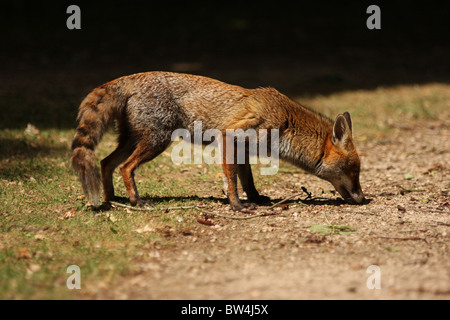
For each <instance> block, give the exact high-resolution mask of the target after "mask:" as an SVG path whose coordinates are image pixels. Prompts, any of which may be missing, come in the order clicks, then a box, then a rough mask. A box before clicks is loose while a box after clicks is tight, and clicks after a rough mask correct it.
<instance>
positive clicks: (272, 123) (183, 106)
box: [70, 71, 365, 211]
mask: <svg viewBox="0 0 450 320" xmlns="http://www.w3.org/2000/svg"><path fill="white" fill-rule="evenodd" d="M195 121H201V123H202V130H207V129H218V130H220V132H221V133H222V138H223V139H222V143H221V146H220V148H221V150H222V157H223V158H224V160H228V161H223V163H222V171H223V180H224V189H225V190H224V191H225V194H226V196H227V198H228V201H229V204H230V205H231V209H232V210H234V211H242V210H244V209H246V208H249V207H250V208H254V207H255V206H256V205H258V204H262V203H265V202H267V201H270V197H268V196H265V195H261V194H260V193H259V192H258V191H257V190H256V188H255V185H254V180H253V174H252V170H251V166H250V163H249V161H247V160H248V157H246V161H245V162H244V163H239V164H238V163H235V162H234V161H229V158H228V156H227V149H228V154H230V152H231V149H232V148H233V147H232V146H233V145H234V144H233V141H230V139H233V138H232V137H229V136H228V135H227V134H226V131H227V130H228V129H235V130H236V129H242V130H247V129H255V130H258V129H277V130H278V132H279V134H278V139H279V141H278V143H279V151H278V152H279V157H280V159H282V160H285V161H287V162H290V163H292V164H294V165H296V166H297V167H299V168H301V169H303V170H305V171H306V172H309V173H311V174H313V175H315V176H317V177H319V178H321V179H323V180H326V181H328V182H330V183H331V184H332V185H333V186H334V188H335V189H336V190H337V192H338V193H339V194H340V195H341V196H342V198H343V199H344V200H345V201H346V202H348V203H351V204H363V203H364V201H365V198H364V194H363V192H362V189H361V185H360V181H359V176H360V168H361V162H360V158H359V156H358V152H357V150H356V147H355V144H354V141H353V134H352V131H353V128H352V119H351V116H350V114H349V113H348V112H344V113H343V114H339V115H338V116H337V117H336V119H335V120H334V121H333V120H331V119H330V118H328V117H326V116H324V115H323V114H321V113H319V112H316V111H314V110H313V109H310V108H308V107H305V106H303V105H301V104H300V103H298V102H296V101H294V100H292V99H290V98H288V97H287V96H286V95H283V94H282V93H280V92H279V91H277V90H276V89H274V88H271V87H268V88H262V87H261V88H256V89H247V88H244V87H241V86H237V85H232V84H228V83H225V82H222V81H219V80H215V79H212V78H208V77H205V76H199V75H191V74H183V73H175V72H165V71H152V72H143V73H137V74H133V75H128V76H123V77H120V78H118V79H115V80H112V81H110V82H108V83H105V84H103V85H101V86H99V87H97V88H95V89H94V90H92V91H91V92H90V93H89V94H88V95H87V96H86V97H85V98H84V100H83V101H82V103H81V105H80V107H79V113H78V117H77V122H78V127H77V128H76V132H75V136H74V138H73V141H72V148H71V149H72V153H71V159H70V163H71V166H72V167H73V169H74V170H75V172H76V173H77V174H78V178H79V180H80V181H81V185H82V188H83V191H84V193H85V195H86V197H87V200H88V203H89V204H90V205H92V206H93V207H94V208H98V207H100V206H101V189H102V188H101V187H103V198H104V201H105V202H106V203H109V202H111V201H114V200H115V195H114V186H113V173H114V171H115V169H116V168H117V167H118V166H120V172H121V174H122V177H123V182H124V184H125V187H126V190H127V193H128V196H129V201H130V203H131V205H132V206H136V205H138V206H146V205H151V204H152V203H151V202H149V201H146V200H143V199H141V198H140V196H139V193H138V190H137V188H136V183H135V179H134V177H135V172H136V170H137V169H138V168H139V167H140V166H141V165H142V164H144V163H146V162H148V161H151V160H152V159H154V158H155V157H157V156H158V155H159V154H161V153H162V152H163V151H165V150H166V149H167V148H168V146H169V145H170V144H171V142H172V140H171V136H172V132H173V131H174V130H176V129H179V128H184V129H186V130H188V131H189V132H191V134H193V133H194V122H195ZM113 123H115V125H116V131H117V133H118V145H117V148H116V149H115V150H114V151H113V152H112V153H111V154H110V155H108V156H107V157H106V158H104V159H103V160H101V161H100V170H99V169H98V166H97V160H96V156H95V149H96V147H97V145H98V144H99V143H100V141H101V139H102V136H103V134H104V132H105V130H106V129H107V128H108V127H109V126H110V125H112V124H113ZM230 146H231V147H230ZM99 171H100V172H99ZM238 178H239V181H240V183H241V186H242V189H243V191H244V192H245V193H246V195H247V202H242V201H241V200H240V199H239V196H238Z"/></svg>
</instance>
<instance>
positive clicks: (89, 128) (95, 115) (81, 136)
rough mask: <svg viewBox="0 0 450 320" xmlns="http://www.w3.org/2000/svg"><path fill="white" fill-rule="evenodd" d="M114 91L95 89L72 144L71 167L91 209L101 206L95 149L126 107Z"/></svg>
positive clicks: (84, 104) (82, 108)
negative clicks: (113, 121)
mask: <svg viewBox="0 0 450 320" xmlns="http://www.w3.org/2000/svg"><path fill="white" fill-rule="evenodd" d="M118 96H119V95H117V94H115V91H114V89H113V88H111V87H108V86H107V85H104V86H101V87H98V88H96V89H94V90H93V91H92V92H91V93H90V94H88V96H87V97H86V98H85V99H84V101H83V102H82V103H81V105H80V111H79V114H78V118H77V120H78V121H79V125H78V127H77V129H76V133H75V137H74V139H73V142H72V156H71V159H70V163H71V165H72V167H73V168H74V170H75V171H76V172H77V174H78V177H79V179H80V181H81V185H82V187H83V190H84V193H85V195H86V196H87V197H88V200H89V202H90V204H91V205H93V206H94V207H98V206H99V205H100V174H99V170H98V168H97V160H96V157H95V148H96V147H97V145H98V144H99V143H100V140H101V138H102V136H103V133H104V131H105V130H106V128H107V127H108V125H109V123H110V122H111V121H112V120H114V119H115V118H116V116H117V114H118V112H119V111H120V109H121V108H122V106H123V103H122V101H120V99H119V98H118Z"/></svg>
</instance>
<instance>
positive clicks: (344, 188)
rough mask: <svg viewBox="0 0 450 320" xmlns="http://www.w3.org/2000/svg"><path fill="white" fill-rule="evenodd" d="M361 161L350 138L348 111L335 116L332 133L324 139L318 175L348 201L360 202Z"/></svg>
mask: <svg viewBox="0 0 450 320" xmlns="http://www.w3.org/2000/svg"><path fill="white" fill-rule="evenodd" d="M360 167H361V163H360V160H359V156H358V153H357V151H356V148H355V145H354V144H353V138H352V119H351V117H350V114H349V113H348V112H345V113H344V114H340V115H338V116H337V118H336V121H335V122H334V124H333V131H332V134H331V135H329V136H328V137H327V139H326V141H325V148H324V155H323V158H322V163H321V165H320V172H319V174H318V176H319V177H320V178H322V179H325V180H327V181H329V182H331V184H332V185H333V186H334V187H335V189H336V190H337V191H338V192H339V194H340V195H341V196H342V198H344V200H345V201H347V202H349V203H354V204H355V203H356V204H362V203H363V202H364V194H363V192H362V190H361V185H360V184H359V172H360Z"/></svg>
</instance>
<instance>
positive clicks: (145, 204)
mask: <svg viewBox="0 0 450 320" xmlns="http://www.w3.org/2000/svg"><path fill="white" fill-rule="evenodd" d="M135 205H137V206H139V207H141V208H145V207H147V208H149V207H154V206H155V204H154V203H153V202H152V201H147V200H142V199H138V200H137V202H136V204H135Z"/></svg>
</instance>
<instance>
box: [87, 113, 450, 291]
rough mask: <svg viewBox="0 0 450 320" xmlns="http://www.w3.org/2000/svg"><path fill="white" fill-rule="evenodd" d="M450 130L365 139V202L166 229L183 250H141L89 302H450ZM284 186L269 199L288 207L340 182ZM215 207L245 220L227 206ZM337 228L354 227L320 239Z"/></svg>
mask: <svg viewBox="0 0 450 320" xmlns="http://www.w3.org/2000/svg"><path fill="white" fill-rule="evenodd" d="M449 134H450V130H449V123H448V122H428V123H423V124H421V125H420V126H414V127H407V126H405V127H402V128H397V129H395V133H393V134H392V136H391V137H390V138H389V139H386V140H383V141H377V142H370V141H367V142H365V143H361V144H359V150H360V154H361V159H362V163H363V169H362V172H361V184H362V186H363V189H364V192H365V193H366V196H367V198H368V203H367V204H365V205H362V206H353V205H347V204H344V203H343V202H341V201H339V200H335V198H336V197H332V196H327V197H326V199H320V200H316V201H311V202H308V201H305V202H304V204H303V205H302V203H301V202H300V203H299V202H298V201H291V202H289V204H288V207H284V209H285V210H283V208H276V209H274V210H273V212H276V213H279V214H281V215H282V216H276V215H270V216H265V217H257V218H253V219H248V220H233V219H227V218H221V217H218V218H217V217H215V218H211V219H210V221H211V222H212V223H213V224H214V225H204V224H200V223H198V224H197V225H193V226H191V227H189V228H188V229H185V228H183V227H170V228H168V229H165V230H163V231H160V232H162V234H163V236H164V237H165V238H167V239H170V241H171V242H172V243H173V246H172V247H171V248H170V249H167V248H159V247H153V248H151V249H147V250H142V252H141V255H140V256H139V257H136V258H135V259H134V261H133V263H134V264H136V265H137V266H138V268H137V269H136V271H135V273H134V274H133V275H130V276H128V277H125V278H124V279H122V280H121V281H120V283H118V284H116V285H115V286H114V289H113V290H111V288H110V287H109V286H107V285H105V287H103V288H98V287H97V286H87V289H86V290H87V291H88V292H90V293H89V294H88V295H87V296H86V297H89V298H106V299H130V298H132V299H142V298H144V299H336V298H337V299H449V298H450V272H449V270H450V259H449V238H450V233H449V227H450V219H449V213H450V202H449V197H448V193H449V180H448V177H449V158H448V150H449V147H450V143H449V140H439V139H437V137H445V136H449ZM276 180H277V182H275V183H273V185H271V186H270V187H267V188H266V189H264V190H262V193H263V194H266V195H270V196H271V197H272V198H274V199H278V200H280V199H284V198H287V197H289V196H291V195H292V191H293V190H294V189H292V186H295V188H296V190H299V189H297V188H298V187H299V186H302V185H303V186H305V185H306V186H307V190H308V191H309V192H311V193H312V194H314V195H320V192H321V190H323V189H325V190H328V189H329V188H330V187H331V186H328V185H327V184H326V183H325V182H323V181H321V180H319V179H317V178H315V177H311V176H310V175H307V174H295V173H294V174H292V173H280V174H279V177H278V178H277V179H276ZM204 195H205V196H208V195H211V194H209V193H208V192H207V193H205V194H204ZM212 196H217V197H220V195H216V194H212ZM299 198H301V199H304V198H306V195H305V194H301V193H300V195H299ZM323 198H325V197H323ZM305 203H306V205H305ZM209 210H213V211H214V212H221V213H223V214H227V215H229V216H232V217H241V216H245V214H242V213H232V212H231V211H229V209H228V208H227V205H221V204H217V205H214V206H212V209H209ZM266 211H270V210H265V209H264V207H262V208H260V209H258V211H257V212H266ZM270 212H272V211H270ZM180 216H182V213H180ZM328 224H331V225H335V226H337V225H340V226H351V227H352V228H354V229H352V230H354V231H352V232H349V234H339V232H338V231H336V232H333V231H330V232H327V231H325V232H324V233H323V234H321V233H315V232H313V229H312V228H311V226H313V225H328ZM149 231H151V229H150V230H149ZM143 232H145V230H144V231H143ZM371 265H376V266H379V268H380V269H379V270H380V285H381V288H380V289H372V290H371V289H369V288H368V285H367V280H368V278H369V277H370V276H371V275H372V272H368V271H367V269H368V267H369V266H371Z"/></svg>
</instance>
